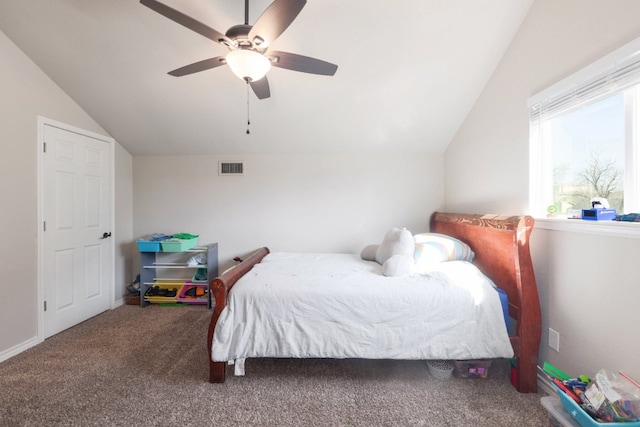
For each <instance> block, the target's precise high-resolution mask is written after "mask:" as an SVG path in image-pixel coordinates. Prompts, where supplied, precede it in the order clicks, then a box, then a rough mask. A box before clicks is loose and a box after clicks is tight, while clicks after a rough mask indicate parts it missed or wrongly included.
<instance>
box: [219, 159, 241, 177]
mask: <svg viewBox="0 0 640 427" xmlns="http://www.w3.org/2000/svg"><path fill="white" fill-rule="evenodd" d="M218 166H219V167H218V175H244V162H219V163H218Z"/></svg>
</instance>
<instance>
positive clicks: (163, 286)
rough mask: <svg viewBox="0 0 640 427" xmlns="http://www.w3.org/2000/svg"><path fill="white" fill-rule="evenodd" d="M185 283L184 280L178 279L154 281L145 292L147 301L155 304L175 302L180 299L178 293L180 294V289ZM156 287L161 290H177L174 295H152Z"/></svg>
mask: <svg viewBox="0 0 640 427" xmlns="http://www.w3.org/2000/svg"><path fill="white" fill-rule="evenodd" d="M183 284H184V280H176V281H168V280H167V281H157V282H156V283H154V284H153V285H152V286H151V287H150V288H149V289H147V291H146V292H145V294H144V299H145V301H149V302H150V303H153V304H161V303H175V302H177V301H178V295H180V291H181V290H182V285H183ZM154 288H157V289H160V290H161V291H165V292H169V291H173V290H174V289H175V290H176V292H175V294H172V296H163V295H151V292H152V290H153V289H154Z"/></svg>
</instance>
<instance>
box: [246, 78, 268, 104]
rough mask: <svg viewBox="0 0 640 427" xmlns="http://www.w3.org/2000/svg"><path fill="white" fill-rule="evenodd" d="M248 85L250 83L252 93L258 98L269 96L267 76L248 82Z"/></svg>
mask: <svg viewBox="0 0 640 427" xmlns="http://www.w3.org/2000/svg"><path fill="white" fill-rule="evenodd" d="M249 85H251V89H253V93H255V94H256V96H257V97H258V99H265V98H269V97H270V96H271V91H270V90H269V81H268V80H267V76H264V77H263V78H261V79H260V80H256V81H255V82H249Z"/></svg>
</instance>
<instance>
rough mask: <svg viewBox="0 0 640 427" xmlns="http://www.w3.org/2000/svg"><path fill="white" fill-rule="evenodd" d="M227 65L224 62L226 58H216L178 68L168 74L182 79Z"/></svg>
mask: <svg viewBox="0 0 640 427" xmlns="http://www.w3.org/2000/svg"><path fill="white" fill-rule="evenodd" d="M225 64H226V61H225V60H224V56H216V57H215V58H209V59H204V60H202V61H198V62H194V63H193V64H189V65H185V66H184V67H180V68H176V69H175V70H173V71H169V73H168V74H170V75H172V76H174V77H181V76H186V75H187V74H193V73H199V72H200V71H204V70H210V69H211V68H216V67H219V66H221V65H225Z"/></svg>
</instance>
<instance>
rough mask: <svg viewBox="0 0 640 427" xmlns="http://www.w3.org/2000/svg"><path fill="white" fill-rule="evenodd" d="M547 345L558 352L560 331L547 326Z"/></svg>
mask: <svg viewBox="0 0 640 427" xmlns="http://www.w3.org/2000/svg"><path fill="white" fill-rule="evenodd" d="M549 347H551V348H552V349H554V350H555V351H557V352H558V353H559V352H560V333H559V332H558V331H554V330H553V329H551V328H549Z"/></svg>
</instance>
